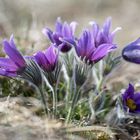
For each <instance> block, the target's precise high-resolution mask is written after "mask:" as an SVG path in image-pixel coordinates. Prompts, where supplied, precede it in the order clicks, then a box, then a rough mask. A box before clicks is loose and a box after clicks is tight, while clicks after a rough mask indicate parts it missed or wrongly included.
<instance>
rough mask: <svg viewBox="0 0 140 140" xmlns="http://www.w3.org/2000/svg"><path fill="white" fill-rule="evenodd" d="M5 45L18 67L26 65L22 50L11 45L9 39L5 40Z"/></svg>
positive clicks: (7, 52)
mask: <svg viewBox="0 0 140 140" xmlns="http://www.w3.org/2000/svg"><path fill="white" fill-rule="evenodd" d="M3 46H4V50H5V52H6V54H7V55H8V56H9V57H10V59H11V60H12V61H13V62H14V63H15V64H16V65H17V66H18V67H25V66H26V62H25V60H24V58H23V56H22V55H21V54H20V52H19V51H18V50H17V49H16V48H13V47H11V45H10V44H9V42H8V41H6V40H4V41H3Z"/></svg>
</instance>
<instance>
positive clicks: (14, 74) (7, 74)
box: [0, 69, 17, 77]
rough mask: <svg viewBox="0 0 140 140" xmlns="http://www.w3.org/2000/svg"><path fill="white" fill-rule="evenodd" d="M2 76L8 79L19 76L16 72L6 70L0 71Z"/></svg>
mask: <svg viewBox="0 0 140 140" xmlns="http://www.w3.org/2000/svg"><path fill="white" fill-rule="evenodd" d="M0 75H2V76H7V77H16V76H17V74H16V73H14V72H7V71H6V70H3V69H0Z"/></svg>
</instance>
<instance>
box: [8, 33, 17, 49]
mask: <svg viewBox="0 0 140 140" xmlns="http://www.w3.org/2000/svg"><path fill="white" fill-rule="evenodd" d="M9 42H10V45H11V47H13V48H15V49H16V45H15V43H14V35H11V37H10V41H9Z"/></svg>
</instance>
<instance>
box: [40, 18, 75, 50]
mask: <svg viewBox="0 0 140 140" xmlns="http://www.w3.org/2000/svg"><path fill="white" fill-rule="evenodd" d="M76 25H77V23H76V22H71V23H70V24H68V23H67V22H64V23H62V21H61V19H60V18H57V20H56V24H55V31H54V32H53V31H51V30H50V29H49V28H44V29H43V30H42V32H43V34H44V35H45V36H47V37H48V38H49V39H50V41H51V42H52V43H53V44H54V45H55V46H56V47H59V48H60V50H61V52H64V53H65V52H68V51H69V50H70V49H71V48H72V45H71V44H74V40H75V37H74V33H75V29H76ZM64 40H67V41H68V42H71V44H70V43H67V42H66V41H64Z"/></svg>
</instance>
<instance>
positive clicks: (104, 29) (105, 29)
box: [103, 17, 111, 36]
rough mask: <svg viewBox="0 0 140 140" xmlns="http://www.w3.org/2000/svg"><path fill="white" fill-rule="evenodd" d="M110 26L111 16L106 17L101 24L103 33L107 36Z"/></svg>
mask: <svg viewBox="0 0 140 140" xmlns="http://www.w3.org/2000/svg"><path fill="white" fill-rule="evenodd" d="M110 26H111V17H109V18H107V20H106V21H105V23H104V25H103V33H104V34H105V35H107V36H108V35H109V30H110Z"/></svg>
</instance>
